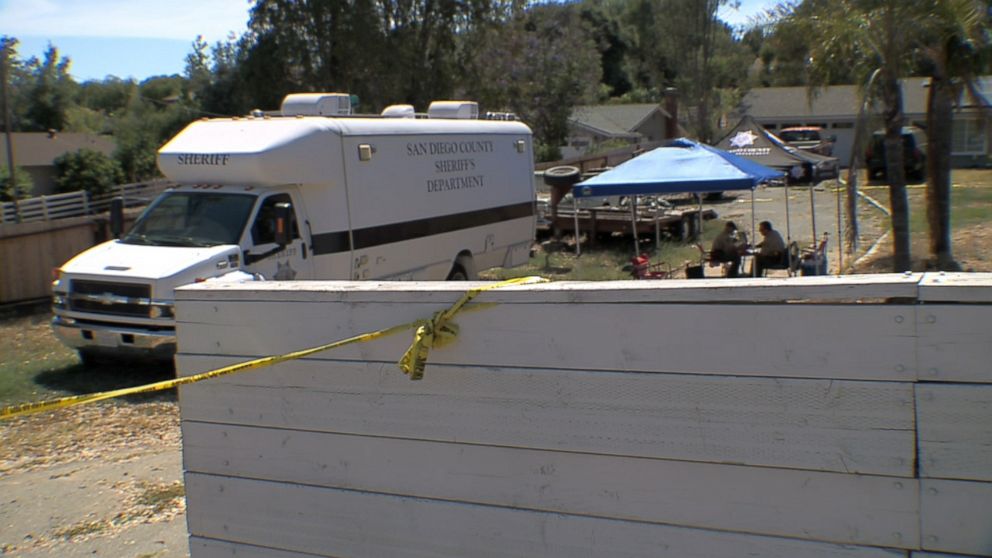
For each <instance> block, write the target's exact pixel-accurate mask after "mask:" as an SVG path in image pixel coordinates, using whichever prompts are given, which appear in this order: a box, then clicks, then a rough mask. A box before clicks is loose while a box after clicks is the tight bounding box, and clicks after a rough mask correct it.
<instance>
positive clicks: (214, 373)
mask: <svg viewBox="0 0 992 558" xmlns="http://www.w3.org/2000/svg"><path fill="white" fill-rule="evenodd" d="M543 281H546V279H543V278H541V277H521V278H518V279H510V280H508V281H502V282H499V283H494V284H492V285H486V286H484V287H479V288H476V289H471V290H469V291H468V292H466V293H465V294H464V295H462V297H461V298H460V299H458V301H457V302H455V304H454V305H452V307H451V308H449V309H447V310H443V311H441V312H437V313H436V314H434V317H433V318H431V319H430V320H418V321H416V322H411V323H408V324H402V325H398V326H393V327H390V328H387V329H382V330H379V331H374V332H371V333H363V334H361V335H356V336H354V337H349V338H347V339H341V340H339V341H334V342H332V343H327V344H324V345H320V346H318V347H312V348H309V349H303V350H300V351H294V352H291V353H286V354H283V355H276V356H268V357H263V358H257V359H254V360H249V361H246V362H241V363H238V364H232V365H230V366H224V367H221V368H217V369H215V370H210V371H209V372H202V373H200V374H193V375H191V376H183V377H182V378H175V379H173V380H164V381H161V382H155V383H151V384H145V385H142V386H135V387H129V388H122V389H115V390H112V391H103V392H99V393H91V394H87V395H74V396H69V397H60V398H58V399H50V400H48V401H38V402H35V403H24V404H21V405H13V406H10V407H3V408H0V420H3V419H9V418H14V417H18V416H22V415H27V414H32V413H40V412H42V411H51V410H55V409H61V408H64V407H72V406H75V405H83V404H85V403H93V402H96V401H103V400H104V399H112V398H114V397H123V396H125V395H135V394H138V393H150V392H154V391H162V390H166V389H172V388H174V387H178V386H182V385H186V384H192V383H196V382H202V381H203V380H208V379H210V378H218V377H220V376H227V375H229V374H235V373H238V372H246V371H248V370H254V369H256V368H262V367H265V366H272V365H273V364H279V363H280V362H286V361H287V360H295V359H298V358H303V357H307V356H310V355H312V354H314V353H319V352H322V351H327V350H330V349H336V348H338V347H343V346H345V345H351V344H353V343H364V342H367V341H373V340H375V339H379V338H380V337H386V336H388V335H393V334H395V333H399V332H401V331H406V330H408V329H412V328H417V332H416V334H415V335H414V340H413V344H412V345H411V346H410V348H409V349H408V350H407V352H406V354H404V355H403V358H402V359H401V360H400V363H399V366H400V368H401V369H402V370H403V372H404V373H406V374H409V375H410V379H411V380H419V379H421V378H423V375H424V366H425V364H426V362H427V353H428V352H429V350H430V348H431V347H439V346H441V345H442V344H444V343H445V342H447V341H450V340H451V339H453V338H454V337H455V336H456V335H457V334H458V326H457V325H455V324H452V323H449V321H450V320H451V318H452V317H453V316H454V315H455V314H456V313H458V312H459V311H460V310H461V309H462V307H463V306H465V304H467V303H468V302H469V301H470V300H472V299H473V298H475V297H476V296H477V295H478V294H479V293H481V292H483V291H488V290H490V289H498V288H500V287H505V286H509V285H522V284H527V283H539V282H543Z"/></svg>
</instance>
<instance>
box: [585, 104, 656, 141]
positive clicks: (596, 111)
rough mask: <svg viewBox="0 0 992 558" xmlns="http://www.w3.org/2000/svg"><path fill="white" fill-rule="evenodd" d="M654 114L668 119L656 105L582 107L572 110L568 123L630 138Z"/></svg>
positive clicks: (603, 133) (608, 134) (613, 135)
mask: <svg viewBox="0 0 992 558" xmlns="http://www.w3.org/2000/svg"><path fill="white" fill-rule="evenodd" d="M655 112H660V113H661V114H662V115H663V116H664V117H666V118H667V117H668V113H667V112H665V109H663V108H661V105H659V104H657V103H641V104H630V105H582V106H577V107H575V108H574V109H573V110H572V115H571V116H570V117H569V122H571V123H572V124H574V125H576V126H580V127H583V128H586V129H588V130H590V131H593V132H596V133H598V134H601V135H604V136H609V137H624V138H626V137H632V136H636V135H638V134H637V133H636V132H635V130H636V129H637V127H638V126H640V125H641V124H642V123H643V122H644V121H645V120H647V119H648V118H650V117H651V116H652V115H653V114H654V113H655Z"/></svg>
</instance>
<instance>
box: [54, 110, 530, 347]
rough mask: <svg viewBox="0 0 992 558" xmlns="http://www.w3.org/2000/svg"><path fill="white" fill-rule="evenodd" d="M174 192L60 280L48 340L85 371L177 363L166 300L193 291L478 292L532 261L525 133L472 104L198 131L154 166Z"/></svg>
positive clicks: (306, 113)
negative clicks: (395, 284) (419, 284)
mask: <svg viewBox="0 0 992 558" xmlns="http://www.w3.org/2000/svg"><path fill="white" fill-rule="evenodd" d="M158 164H159V168H160V169H161V170H162V172H163V173H164V174H165V175H166V177H168V178H169V179H171V180H173V181H175V182H176V183H178V184H179V186H177V187H175V188H172V189H170V190H167V191H166V192H164V193H163V194H162V195H161V196H159V197H158V198H157V199H156V200H155V201H154V202H152V203H151V205H149V206H148V208H147V209H146V210H145V211H144V213H142V214H141V216H140V217H139V218H138V219H137V221H136V222H135V223H134V226H133V227H132V228H131V230H130V232H128V233H127V234H126V235H124V236H123V237H122V238H120V239H118V240H112V241H109V242H105V243H103V244H100V245H99V246H95V247H93V248H91V249H89V250H86V251H85V252H82V253H81V254H79V255H77V256H76V257H74V258H73V259H71V260H69V261H68V262H66V264H65V265H63V266H62V267H61V268H60V269H58V270H57V271H56V275H57V278H56V280H55V283H54V289H53V291H54V300H53V306H54V313H55V317H54V319H53V323H52V325H53V328H54V330H55V333H56V334H57V335H58V337H59V338H60V339H61V340H62V341H63V342H64V343H65V344H67V345H68V346H70V347H73V348H75V349H77V350H78V351H79V354H80V356H81V358H82V359H83V362H84V364H90V363H92V362H93V360H94V358H96V357H98V356H101V355H110V356H129V355H133V356H141V357H152V358H161V359H171V357H172V355H173V354H174V353H175V350H176V337H175V323H176V322H175V315H174V312H173V290H174V289H175V288H176V287H179V286H181V285H187V284H190V283H194V282H198V281H217V280H244V279H252V278H253V279H265V280H300V279H343V280H362V279H385V280H393V279H395V280H444V279H448V280H458V279H473V278H475V277H476V276H477V275H476V272H477V270H481V269H487V268H490V267H498V266H504V267H509V266H516V265H521V264H523V263H525V262H526V261H527V259H528V255H529V251H530V246H531V242H532V241H533V235H534V219H535V216H534V205H535V198H534V186H533V181H532V175H533V168H534V161H533V151H532V142H531V131H530V129H529V128H528V127H527V126H526V125H524V124H522V123H520V122H517V121H514V120H512V119H511V117H507V115H494V116H492V117H490V118H483V119H480V118H479V117H478V107H477V105H476V104H475V103H470V102H459V101H441V102H435V103H432V104H431V108H430V109H429V110H428V113H427V115H426V117H425V116H424V115H415V114H414V113H413V108H412V107H410V106H408V105H397V106H393V107H389V108H388V109H386V110H385V111H383V114H382V115H377V116H351V115H350V103H349V97H348V96H347V95H341V94H294V95H290V96H287V97H286V99H285V100H284V102H283V105H282V110H281V111H280V114H278V115H267V114H262V113H261V112H258V111H256V112H255V113H254V115H253V116H248V117H240V118H215V119H204V120H200V121H197V122H194V123H192V124H190V125H189V126H188V127H186V129H184V130H183V131H182V132H180V133H179V134H178V135H177V136H176V137H174V138H173V139H172V140H170V141H169V142H168V143H166V144H165V145H164V146H163V147H162V148H161V149H160V150H159V153H158Z"/></svg>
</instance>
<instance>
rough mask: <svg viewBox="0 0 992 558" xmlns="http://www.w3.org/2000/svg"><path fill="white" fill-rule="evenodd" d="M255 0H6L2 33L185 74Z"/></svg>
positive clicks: (38, 46)
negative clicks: (203, 44) (200, 44)
mask: <svg viewBox="0 0 992 558" xmlns="http://www.w3.org/2000/svg"><path fill="white" fill-rule="evenodd" d="M776 3H777V0H742V1H741V2H740V8H739V9H733V8H730V7H723V8H721V10H720V17H721V18H722V19H723V20H724V21H727V22H728V23H731V24H734V25H743V24H746V23H748V21H749V18H750V17H752V16H753V15H755V14H757V13H760V12H762V11H763V10H765V9H767V8H770V7H772V6H774V5H775V4H776ZM251 4H253V2H250V1H249V0H164V1H163V0H0V34H3V35H10V36H13V37H16V38H17V39H18V40H19V41H20V45H19V47H18V54H19V55H20V57H21V58H28V57H30V56H38V57H39V58H40V57H41V56H42V55H43V54H44V52H45V50H46V49H47V48H48V44H49V43H51V44H53V45H54V46H56V47H57V48H58V49H59V52H60V54H62V55H63V56H67V57H69V58H70V59H71V60H72V64H71V66H70V69H69V71H70V73H71V74H72V75H73V77H74V78H76V80H77V81H85V80H88V79H103V78H104V77H106V76H108V75H114V76H117V77H120V78H129V77H133V78H135V79H137V80H142V79H145V78H147V77H150V76H156V75H171V74H181V73H182V72H183V69H184V67H185V58H186V55H187V54H189V53H190V51H191V50H192V43H193V41H194V40H195V39H196V37H197V35H203V37H204V38H205V39H206V41H207V42H208V43H210V44H211V45H213V44H214V43H215V42H216V41H222V40H225V39H226V38H227V37H228V35H229V34H231V33H233V34H234V35H238V36H239V35H241V34H242V33H243V32H244V31H245V29H246V28H247V24H248V10H249V7H250V6H251Z"/></svg>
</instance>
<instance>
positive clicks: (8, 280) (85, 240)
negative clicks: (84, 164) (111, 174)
mask: <svg viewBox="0 0 992 558" xmlns="http://www.w3.org/2000/svg"><path fill="white" fill-rule="evenodd" d="M137 214H138V210H130V211H128V212H127V213H126V214H125V223H126V224H127V225H130V224H131V222H133V220H134V219H135V218H136V216H137ZM109 238H110V232H109V224H108V218H107V216H106V215H103V216H86V217H72V218H68V219H59V220H55V221H41V222H32V223H20V224H12V223H5V224H0V304H7V303H16V302H22V301H30V300H37V299H41V298H45V297H50V296H51V295H52V270H53V269H54V268H57V267H59V266H61V265H62V264H64V263H65V262H67V261H69V260H70V259H71V258H73V257H74V256H75V255H76V254H79V253H80V252H82V251H83V250H86V249H87V248H90V247H92V246H95V245H96V244H99V243H100V242H103V241H104V240H107V239H109Z"/></svg>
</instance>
